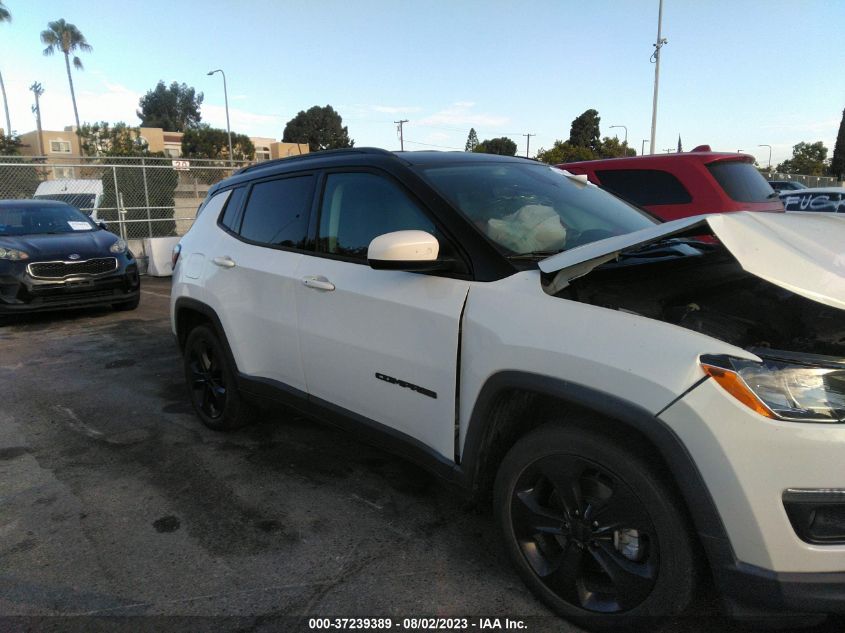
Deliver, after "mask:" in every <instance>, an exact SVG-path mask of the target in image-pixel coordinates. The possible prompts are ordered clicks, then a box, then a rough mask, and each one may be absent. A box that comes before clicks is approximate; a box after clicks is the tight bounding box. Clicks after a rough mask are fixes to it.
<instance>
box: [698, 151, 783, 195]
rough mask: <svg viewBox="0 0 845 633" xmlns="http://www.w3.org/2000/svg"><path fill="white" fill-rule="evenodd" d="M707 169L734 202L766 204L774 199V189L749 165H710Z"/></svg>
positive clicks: (731, 163) (729, 163)
mask: <svg viewBox="0 0 845 633" xmlns="http://www.w3.org/2000/svg"><path fill="white" fill-rule="evenodd" d="M707 169H708V170H710V173H711V174H713V177H714V178H715V179H716V182H718V183H719V186H720V187H722V189H724V190H725V193H726V194H728V197H729V198H730V199H731V200H735V201H736V202H768V201H770V200H773V199H776V198H777V195H775V191H774V189H772V186H771V185H770V184H769V183H768V182H766V179H765V178H763V176H762V175H761V174H760V172H759V171H757V168H756V167H754V165H752V164H751V163H742V162H738V161H729V162H718V163H710V164H709V165H707Z"/></svg>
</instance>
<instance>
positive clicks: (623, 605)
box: [511, 455, 660, 613]
mask: <svg viewBox="0 0 845 633" xmlns="http://www.w3.org/2000/svg"><path fill="white" fill-rule="evenodd" d="M511 516H512V521H513V531H514V535H515V537H516V539H517V541H518V542H519V547H520V549H521V551H522V554H523V556H525V559H526V560H527V561H528V563H529V565H531V568H532V569H533V570H534V573H536V574H537V576H538V577H539V579H540V580H541V582H543V584H544V585H546V586H547V587H548V588H549V589H550V590H551V591H553V592H554V593H556V594H557V595H559V596H560V597H561V598H563V599H564V600H566V601H567V602H569V603H571V604H573V605H576V606H578V607H580V608H582V609H586V610H588V611H597V612H602V613H614V612H620V611H628V610H630V609H633V608H634V607H636V606H637V605H639V604H640V603H641V602H642V601H643V600H645V599H646V598H647V597H648V595H649V594H650V593H651V591H652V590H653V589H654V583H655V581H656V580H657V570H658V569H659V567H660V547H659V544H658V542H657V535H656V533H655V530H654V526H653V525H652V523H651V519H650V517H649V516H648V513H647V512H646V511H645V509H644V507H643V505H642V502H641V501H640V500H639V499H638V498H637V497H636V495H635V494H634V491H633V490H632V489H631V488H630V486H628V485H626V484H625V483H624V482H623V481H622V480H621V479H620V478H619V477H617V476H615V475H613V474H612V473H610V472H609V471H608V470H606V469H605V468H602V467H601V466H599V465H598V464H595V463H594V462H591V461H589V460H586V459H582V458H580V457H577V456H574V455H551V456H547V457H543V458H540V459H538V460H537V461H536V462H534V463H533V464H531V465H530V466H529V467H528V468H526V469H525V470H524V471H523V473H522V475H521V476H520V478H519V480H518V481H517V484H516V486H515V488H514V491H513V494H512V497H511Z"/></svg>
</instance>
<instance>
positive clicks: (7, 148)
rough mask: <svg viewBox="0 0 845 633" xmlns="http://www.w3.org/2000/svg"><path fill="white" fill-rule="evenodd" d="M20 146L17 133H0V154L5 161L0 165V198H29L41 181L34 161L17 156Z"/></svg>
mask: <svg viewBox="0 0 845 633" xmlns="http://www.w3.org/2000/svg"><path fill="white" fill-rule="evenodd" d="M22 147H23V143H22V142H21V139H20V137H19V136H18V135H17V134H8V135H6V134H4V135H0V155H2V156H3V162H4V163H6V164H5V165H3V166H2V167H0V198H14V199H20V198H31V197H32V195H33V194H34V193H35V190H36V189H37V188H38V185H39V183H40V182H41V178H40V177H39V175H38V169H37V168H36V163H32V162H29V161H28V160H27V159H24V158H22V157H20V156H18V154H20V153H21V148H22ZM10 163H20V166H13V165H12V164H10Z"/></svg>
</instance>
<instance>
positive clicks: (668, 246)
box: [618, 237, 714, 259]
mask: <svg viewBox="0 0 845 633" xmlns="http://www.w3.org/2000/svg"><path fill="white" fill-rule="evenodd" d="M713 249H714V245H713V244H707V243H706V242H702V241H700V240H696V239H692V238H678V237H668V238H666V239H662V240H660V241H658V242H651V243H650V244H644V245H643V246H640V247H639V248H630V249H627V250H624V251H622V252H620V253H619V255H618V258H619V259H626V258H637V257H655V256H658V257H661V256H674V257H678V256H679V255H681V256H687V255H701V253H702V251H708V250H709V251H712V250H713Z"/></svg>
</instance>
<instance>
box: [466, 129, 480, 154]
mask: <svg viewBox="0 0 845 633" xmlns="http://www.w3.org/2000/svg"><path fill="white" fill-rule="evenodd" d="M476 147H478V134H476V132H475V128H474V127H471V128H469V135H468V136H467V144H466V145H465V146H464V151H465V152H474V151H475V148H476Z"/></svg>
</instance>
